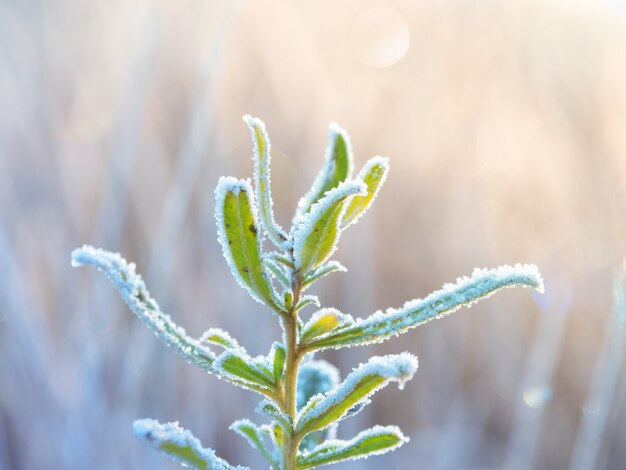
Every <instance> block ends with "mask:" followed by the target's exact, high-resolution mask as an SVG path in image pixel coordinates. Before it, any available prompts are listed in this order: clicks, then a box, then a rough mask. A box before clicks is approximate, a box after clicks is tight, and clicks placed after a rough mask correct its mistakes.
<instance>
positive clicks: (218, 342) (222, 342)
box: [200, 328, 241, 349]
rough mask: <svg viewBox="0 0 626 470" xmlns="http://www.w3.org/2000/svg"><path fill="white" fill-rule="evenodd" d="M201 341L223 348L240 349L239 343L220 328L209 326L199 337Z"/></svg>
mask: <svg viewBox="0 0 626 470" xmlns="http://www.w3.org/2000/svg"><path fill="white" fill-rule="evenodd" d="M200 342H201V343H208V344H211V345H215V346H220V347H222V348H224V349H240V348H241V346H239V343H238V342H237V340H236V339H235V338H233V337H232V336H231V335H230V334H229V333H228V332H226V331H224V330H222V329H220V328H209V329H208V330H206V331H205V332H204V333H203V334H202V336H201V337H200Z"/></svg>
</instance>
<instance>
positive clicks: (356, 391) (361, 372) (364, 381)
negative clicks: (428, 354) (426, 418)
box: [296, 353, 417, 431]
mask: <svg viewBox="0 0 626 470" xmlns="http://www.w3.org/2000/svg"><path fill="white" fill-rule="evenodd" d="M415 371H417V357H415V356H414V355H412V354H409V353H401V354H397V355H390V356H375V357H372V358H371V359H370V360H369V361H368V362H367V363H365V364H361V365H360V366H359V367H357V368H356V369H354V370H353V371H352V372H351V373H350V374H349V375H348V376H347V377H346V379H345V380H344V381H343V382H342V383H341V384H340V385H339V386H338V387H336V388H334V389H333V390H331V391H330V392H328V393H326V394H324V395H316V396H314V397H312V398H311V399H310V401H315V402H316V404H315V405H314V406H309V404H307V406H305V407H304V408H303V409H302V411H301V412H300V413H299V414H298V416H297V418H296V430H298V431H302V430H305V429H306V430H311V431H312V430H316V429H322V428H324V427H326V426H327V425H328V424H330V423H331V422H333V421H339V420H341V419H342V418H343V417H344V416H345V415H346V414H347V413H348V412H349V410H350V409H351V408H352V407H353V406H355V405H357V404H359V403H360V402H362V401H364V400H366V399H367V398H369V397H370V396H371V395H373V394H374V393H375V392H376V391H378V390H380V389H381V388H383V387H385V386H386V385H387V384H389V382H392V381H395V382H398V386H399V388H401V389H402V388H403V387H404V384H405V383H406V382H407V381H408V380H411V378H412V377H413V375H414V374H415ZM341 410H343V412H340V411H341ZM338 412H340V413H338ZM331 414H335V415H337V414H339V416H334V417H333V419H330V422H327V421H328V419H326V417H325V415H329V416H330V415H331Z"/></svg>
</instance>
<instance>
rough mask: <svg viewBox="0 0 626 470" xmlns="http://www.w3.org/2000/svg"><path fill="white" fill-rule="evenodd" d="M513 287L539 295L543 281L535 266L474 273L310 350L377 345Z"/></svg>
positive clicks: (321, 338) (320, 341)
mask: <svg viewBox="0 0 626 470" xmlns="http://www.w3.org/2000/svg"><path fill="white" fill-rule="evenodd" d="M516 286H524V287H534V288H535V289H537V290H538V291H539V292H543V279H542V278H541V274H539V271H538V269H537V266H535V265H530V264H524V265H522V264H516V265H515V266H500V267H499V268H495V269H475V270H474V272H473V273H472V275H471V277H462V278H458V279H457V281H456V283H455V284H445V285H444V286H443V288H441V289H439V290H437V291H435V292H433V293H431V294H430V295H428V296H427V297H426V298H424V299H414V300H411V301H408V302H406V303H405V304H404V305H403V306H402V307H401V308H399V309H393V308H390V309H387V311H385V312H382V311H377V312H375V313H374V314H372V315H371V316H369V317H367V318H365V319H361V318H359V319H356V320H354V321H353V324H352V325H344V326H342V328H341V329H340V330H335V331H332V330H331V331H330V332H328V333H326V334H324V335H321V336H319V337H318V338H316V339H315V340H313V341H312V342H311V346H310V350H316V349H326V348H330V347H333V348H340V347H345V346H353V345H365V344H372V343H380V342H382V341H384V340H386V339H389V338H391V337H392V336H396V335H399V334H401V333H405V332H406V331H408V330H409V329H411V328H415V327H417V326H420V325H422V324H424V323H426V322H428V321H430V320H433V319H435V318H442V317H443V316H446V315H448V314H450V313H452V312H455V311H456V310H458V309H460V308H461V307H470V306H471V305H473V304H474V303H476V302H478V301H479V300H481V299H484V298H487V297H489V296H491V295H493V294H494V293H495V292H496V291H498V290H500V289H503V288H508V287H516Z"/></svg>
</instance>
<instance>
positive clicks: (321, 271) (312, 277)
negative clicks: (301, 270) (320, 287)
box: [302, 196, 359, 290]
mask: <svg viewBox="0 0 626 470" xmlns="http://www.w3.org/2000/svg"><path fill="white" fill-rule="evenodd" d="M354 197H359V196H354ZM335 271H339V272H345V271H347V269H346V268H345V266H343V265H342V264H341V263H339V262H337V261H329V262H327V263H324V264H323V265H321V266H320V267H318V268H317V269H315V270H313V271H310V272H309V273H308V274H307V275H306V276H305V277H304V280H303V281H302V290H305V289H307V288H308V287H310V286H311V284H313V283H314V282H316V281H318V280H319V279H321V278H323V277H324V276H327V275H328V274H330V273H334V272H335Z"/></svg>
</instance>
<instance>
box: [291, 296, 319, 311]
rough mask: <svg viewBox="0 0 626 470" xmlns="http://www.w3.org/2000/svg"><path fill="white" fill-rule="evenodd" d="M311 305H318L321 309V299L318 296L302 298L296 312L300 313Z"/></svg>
mask: <svg viewBox="0 0 626 470" xmlns="http://www.w3.org/2000/svg"><path fill="white" fill-rule="evenodd" d="M309 305H317V306H318V307H319V306H320V299H319V298H318V297H317V296H316V295H303V296H302V297H300V301H299V302H298V305H296V312H299V311H300V310H302V309H303V308H304V307H308V306H309Z"/></svg>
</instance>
